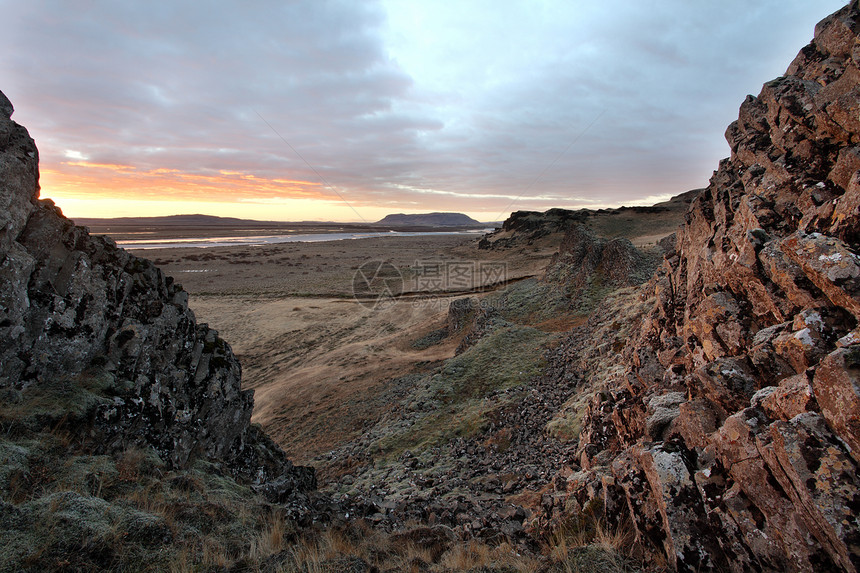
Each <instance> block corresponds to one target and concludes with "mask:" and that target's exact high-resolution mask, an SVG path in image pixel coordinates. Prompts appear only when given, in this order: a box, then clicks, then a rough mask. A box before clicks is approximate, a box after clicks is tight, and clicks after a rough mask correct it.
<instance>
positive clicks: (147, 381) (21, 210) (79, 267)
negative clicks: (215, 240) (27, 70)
mask: <svg viewBox="0 0 860 573" xmlns="http://www.w3.org/2000/svg"><path fill="white" fill-rule="evenodd" d="M0 110H2V112H3V113H2V115H0V185H2V190H0V392H2V395H3V401H4V404H6V405H7V409H6V410H5V411H6V412H7V413H9V412H12V411H13V410H14V408H12V407H11V406H12V405H14V404H21V405H22V406H21V408H20V409H21V410H22V411H23V410H24V409H25V408H24V405H26V404H31V403H33V402H34V400H36V401H38V400H42V401H43V402H44V401H46V400H47V398H46V397H50V398H51V399H53V398H56V397H62V398H63V399H65V400H71V398H69V396H72V397H80V396H82V395H85V396H86V399H83V400H81V401H80V404H77V403H76V404H72V405H71V406H70V407H69V408H68V412H66V413H64V414H63V420H64V421H65V423H66V424H67V425H68V426H70V427H73V428H75V431H76V432H78V433H79V434H80V436H81V439H82V440H84V441H85V442H86V443H87V444H88V447H90V448H91V449H93V450H95V451H106V452H110V451H115V450H118V449H123V448H128V447H130V446H135V445H138V446H151V447H153V448H155V450H156V451H157V452H158V453H159V454H160V456H161V457H162V458H163V459H164V460H165V461H166V462H168V463H169V464H170V465H171V466H173V467H177V468H181V467H185V466H187V465H188V464H189V463H190V462H191V461H192V460H194V459H196V458H204V459H207V460H211V461H215V462H219V463H222V464H224V465H225V466H226V467H227V468H229V469H231V470H232V471H233V473H234V474H236V475H239V476H243V477H245V478H246V479H248V480H251V481H253V482H256V483H258V484H261V487H262V484H266V483H269V484H272V483H274V484H275V485H272V486H271V487H269V488H268V489H266V493H271V495H270V497H279V498H283V497H284V495H285V494H286V493H287V492H289V491H295V490H307V489H310V488H312V487H313V484H314V477H313V472H312V471H311V470H309V469H306V468H295V467H293V466H292V464H290V462H289V461H288V460H287V459H286V457H285V455H284V453H283V452H282V451H281V450H280V449H279V448H278V447H277V446H276V445H275V444H274V443H273V442H272V441H271V440H270V439H268V437H267V436H266V435H265V434H263V433H262V432H261V431H260V430H259V429H258V428H256V427H254V426H251V425H250V417H251V410H252V408H253V393H252V392H251V391H248V390H242V389H241V387H240V377H241V368H240V365H239V363H238V361H237V360H236V358H235V357H234V356H233V353H232V351H231V350H230V346H229V345H228V344H227V343H226V342H224V341H223V340H222V339H221V338H219V337H218V333H217V332H215V331H214V330H212V329H210V328H208V327H207V326H206V325H203V324H197V322H196V321H195V318H194V314H193V313H192V311H191V310H190V309H189V308H188V295H187V293H185V292H184V291H183V290H182V287H181V286H179V285H178V284H176V283H175V282H173V279H172V278H170V277H165V276H164V275H163V274H162V273H161V271H160V270H159V269H158V268H156V267H155V265H153V264H152V263H151V262H150V261H148V260H145V259H141V258H138V257H135V256H133V255H131V254H129V253H127V252H126V251H124V250H122V249H119V248H117V247H116V245H115V244H114V243H113V242H112V241H111V240H110V239H106V238H104V237H96V236H90V235H89V234H88V233H87V231H86V229H85V228H81V227H76V226H75V225H74V224H73V223H72V222H71V221H69V220H68V219H66V218H65V217H63V215H62V213H61V212H60V210H59V209H58V208H57V207H56V206H54V204H53V203H52V202H51V201H50V200H39V199H38V195H39V183H38V180H39V172H38V152H37V150H36V146H35V144H34V142H33V140H32V139H31V138H30V136H29V134H28V133H27V130H26V129H24V128H23V127H21V126H20V125H18V124H16V123H15V122H13V121H12V120H11V119H10V118H11V114H12V106H11V104H10V103H9V101H8V100H7V99H6V97H5V96H3V95H2V94H0ZM69 412H71V413H69ZM9 416H10V417H9V418H8V419H6V420H4V424H5V425H6V426H10V425H12V426H14V425H15V424H19V425H21V424H23V425H25V426H27V425H29V426H32V425H33V424H36V425H39V424H42V425H50V424H56V423H57V422H58V420H54V419H51V416H50V415H48V414H40V415H38V416H35V417H30V418H27V419H26V420H25V419H23V418H22V417H19V418H18V419H15V416H14V415H12V414H9ZM29 426H28V427H29ZM269 490H272V491H271V492H270V491H269Z"/></svg>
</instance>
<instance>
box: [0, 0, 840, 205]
mask: <svg viewBox="0 0 860 573" xmlns="http://www.w3.org/2000/svg"><path fill="white" fill-rule="evenodd" d="M843 5H844V2H842V1H830V0H816V2H809V1H808V0H760V1H753V2H749V1H747V0H743V1H742V0H721V1H720V2H712V1H707V0H662V1H655V0H650V1H649V0H601V1H599V2H598V1H594V0H590V1H581V0H529V1H514V0H493V1H490V0H434V1H432V2H430V1H418V0H414V1H413V0H332V1H328V0H307V1H304V0H274V1H268V0H248V1H245V2H238V1H231V2H227V1H223V0H215V1H211V2H207V3H200V2H196V1H184V0H177V1H162V0H151V1H147V2H143V1H136V2H123V1H117V0H66V1H63V0H55V1H49V0H28V1H26V2H23V1H20V0H0V10H2V13H3V22H2V24H0V50H2V53H3V58H2V59H0V90H2V91H3V92H4V93H5V94H6V96H7V97H8V98H9V99H10V100H11V101H12V103H13V104H14V106H15V110H16V111H15V114H14V116H13V119H15V120H16V121H17V122H18V123H20V124H22V125H24V126H25V127H27V128H28V129H29V131H30V134H31V135H32V136H33V137H34V139H35V140H36V144H37V146H38V148H39V151H40V166H41V185H42V197H47V198H51V199H53V200H54V201H56V203H57V204H58V205H59V206H60V207H61V208H62V209H63V211H64V212H65V213H66V214H67V215H68V216H70V217H113V216H134V215H170V214H179V213H206V214H213V215H221V216H235V217H243V218H251V219H262V220H277V221H300V220H325V221H375V220H378V219H380V218H382V217H383V216H384V215H385V214H388V213H419V212H430V211H453V212H462V213H466V214H469V215H471V216H473V217H475V218H476V219H479V220H481V221H498V220H502V219H504V218H505V217H507V215H508V214H509V213H510V212H511V211H514V210H522V209H529V210H538V211H544V210H546V209H549V208H553V207H564V208H572V209H577V208H603V207H617V206H620V205H648V204H653V203H655V202H658V201H661V200H666V199H668V198H669V197H671V196H673V195H677V194H679V193H682V192H684V191H687V190H690V189H694V188H698V187H704V186H706V185H707V183H708V179H709V177H710V176H711V174H712V172H713V170H714V169H716V168H717V163H718V161H719V160H720V159H721V158H723V157H726V156H728V154H729V148H728V145H727V144H726V142H725V138H724V135H723V134H724V132H725V129H726V127H727V126H728V124H729V123H731V122H732V121H734V120H735V119H736V118H737V113H738V108H739V106H740V104H741V102H742V101H743V99H744V97H745V96H746V95H747V94H758V93H759V92H760V90H761V86H762V84H763V83H764V82H766V81H769V80H771V79H773V78H775V77H778V76H780V75H782V74H783V73H784V72H785V69H786V68H787V67H788V65H789V64H790V63H791V61H792V59H793V58H794V57H795V55H796V54H797V52H798V51H799V50H800V49H801V48H802V47H803V46H804V45H806V44H807V43H808V42H809V41H810V40H811V39H812V36H813V31H814V26H815V24H816V23H817V22H818V21H819V20H821V19H822V18H824V17H825V16H827V15H828V14H830V13H832V12H834V11H836V10H837V9H839V8H840V7H841V6H843Z"/></svg>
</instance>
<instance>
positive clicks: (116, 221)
mask: <svg viewBox="0 0 860 573" xmlns="http://www.w3.org/2000/svg"><path fill="white" fill-rule="evenodd" d="M75 223H77V224H78V225H84V226H87V227H92V226H101V225H120V226H124V225H134V226H142V225H144V226H145V225H154V226H159V227H172V226H177V227H213V226H220V225H229V226H235V225H243V226H249V225H271V224H272V222H271V221H254V220H249V219H237V218H235V217H216V216H214V215H167V216H163V217H116V218H111V219H99V218H85V217H81V218H76V219H75Z"/></svg>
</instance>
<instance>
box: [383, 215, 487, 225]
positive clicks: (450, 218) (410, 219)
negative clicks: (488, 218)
mask: <svg viewBox="0 0 860 573" xmlns="http://www.w3.org/2000/svg"><path fill="white" fill-rule="evenodd" d="M376 224H377V225H387V226H392V227H472V226H480V225H481V223H480V222H479V221H476V220H475V219H473V218H471V217H469V216H467V215H464V214H463V213H421V214H414V215H413V214H410V215H405V214H403V213H396V214H393V215H386V216H385V217H383V218H382V219H380V220H379V221H377V222H376Z"/></svg>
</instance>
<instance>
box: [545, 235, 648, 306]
mask: <svg viewBox="0 0 860 573" xmlns="http://www.w3.org/2000/svg"><path fill="white" fill-rule="evenodd" d="M657 262H658V261H657V260H655V257H653V256H649V255H647V254H645V253H643V252H640V251H639V250H637V249H636V247H634V246H633V244H632V243H631V242H630V241H629V240H627V239H620V238H617V239H609V240H607V239H602V238H599V237H595V236H594V234H593V233H592V232H591V231H589V230H588V228H586V227H585V226H584V225H578V224H577V225H573V226H571V227H569V228H568V229H567V231H566V232H565V234H564V237H563V238H562V240H561V245H560V246H559V249H558V253H557V254H556V255H555V256H554V257H553V258H552V260H551V261H550V263H549V267H548V268H547V271H546V273H545V275H544V280H546V281H551V282H561V283H564V284H565V285H567V286H568V288H569V289H570V290H572V291H574V290H575V291H581V290H583V289H585V288H588V287H594V286H595V284H599V285H600V287H606V288H613V289H615V288H619V287H622V286H632V285H637V284H641V283H643V282H645V281H646V280H647V279H648V278H649V277H650V276H651V275H652V274H653V272H654V268H655V267H656V266H657Z"/></svg>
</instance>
